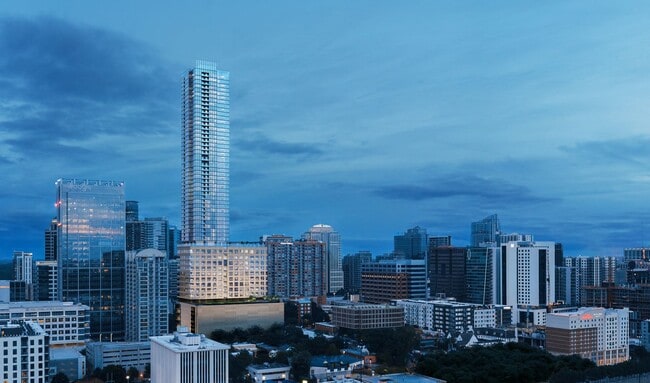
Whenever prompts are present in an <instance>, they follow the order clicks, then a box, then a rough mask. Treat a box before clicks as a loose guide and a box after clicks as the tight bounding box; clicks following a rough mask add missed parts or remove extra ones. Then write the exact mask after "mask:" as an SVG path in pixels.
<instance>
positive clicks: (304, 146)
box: [234, 134, 324, 156]
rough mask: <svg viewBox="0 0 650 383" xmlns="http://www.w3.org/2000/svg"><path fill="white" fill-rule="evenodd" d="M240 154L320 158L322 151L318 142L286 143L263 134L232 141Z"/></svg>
mask: <svg viewBox="0 0 650 383" xmlns="http://www.w3.org/2000/svg"><path fill="white" fill-rule="evenodd" d="M234 145H235V146H236V148H237V150H239V151H241V152H251V151H252V152H258V153H264V154H271V155H281V156H321V155H323V154H324V151H323V150H322V149H320V145H319V143H318V142H310V143H304V142H286V141H279V140H274V139H272V138H269V137H267V136H265V135H263V134H250V135H249V136H248V137H246V138H240V139H238V140H236V141H234Z"/></svg>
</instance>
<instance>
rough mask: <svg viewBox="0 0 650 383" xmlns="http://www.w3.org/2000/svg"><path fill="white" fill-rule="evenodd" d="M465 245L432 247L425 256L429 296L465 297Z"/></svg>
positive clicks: (462, 300) (459, 298)
mask: <svg viewBox="0 0 650 383" xmlns="http://www.w3.org/2000/svg"><path fill="white" fill-rule="evenodd" d="M466 259H467V248H466V247H451V246H447V247H432V248H430V249H429V255H428V257H427V274H428V277H429V278H428V280H429V289H430V295H431V296H440V294H444V296H446V297H453V298H456V299H457V300H459V301H461V302H465V299H466V295H465V294H466V293H467V290H466V281H465V279H466V277H467V264H466Z"/></svg>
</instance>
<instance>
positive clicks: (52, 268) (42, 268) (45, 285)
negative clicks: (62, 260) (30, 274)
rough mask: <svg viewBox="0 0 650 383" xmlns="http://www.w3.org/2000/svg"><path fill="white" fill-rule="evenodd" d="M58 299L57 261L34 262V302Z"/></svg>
mask: <svg viewBox="0 0 650 383" xmlns="http://www.w3.org/2000/svg"><path fill="white" fill-rule="evenodd" d="M57 299H59V266H58V263H57V261H36V272H35V273H34V300H35V301H55V300H57Z"/></svg>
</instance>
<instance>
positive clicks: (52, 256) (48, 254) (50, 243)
mask: <svg viewBox="0 0 650 383" xmlns="http://www.w3.org/2000/svg"><path fill="white" fill-rule="evenodd" d="M58 226H59V222H58V221H57V220H56V217H54V218H52V222H50V227H48V228H47V229H45V260H46V261H56V259H57V256H56V254H57V251H58V246H57V244H56V238H57V230H58Z"/></svg>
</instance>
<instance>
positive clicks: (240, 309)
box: [180, 302, 284, 335]
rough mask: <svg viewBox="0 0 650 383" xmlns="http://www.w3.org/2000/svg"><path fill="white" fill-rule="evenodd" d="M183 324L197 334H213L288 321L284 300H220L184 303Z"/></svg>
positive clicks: (182, 309)
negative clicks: (239, 301) (219, 301)
mask: <svg viewBox="0 0 650 383" xmlns="http://www.w3.org/2000/svg"><path fill="white" fill-rule="evenodd" d="M180 306H181V323H180V324H181V326H187V327H188V328H189V329H190V331H191V332H193V333H195V334H208V335H209V334H210V333H212V331H214V330H216V329H220V330H226V331H229V330H233V329H235V328H237V327H239V328H244V329H245V328H249V327H253V326H260V327H270V326H271V325H272V324H274V323H284V303H282V302H253V303H232V304H228V303H217V304H200V303H191V302H181V303H180Z"/></svg>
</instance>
